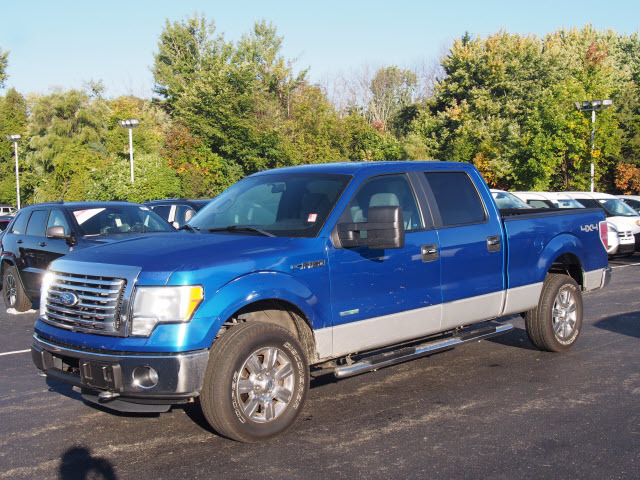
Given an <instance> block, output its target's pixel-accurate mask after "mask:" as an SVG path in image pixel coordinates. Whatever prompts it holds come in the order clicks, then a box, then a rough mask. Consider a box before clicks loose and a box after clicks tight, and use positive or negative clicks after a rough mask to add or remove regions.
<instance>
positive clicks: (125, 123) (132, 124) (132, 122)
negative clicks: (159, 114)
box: [118, 118, 140, 183]
mask: <svg viewBox="0 0 640 480" xmlns="http://www.w3.org/2000/svg"><path fill="white" fill-rule="evenodd" d="M118 123H119V124H120V126H121V127H122V128H126V129H128V130H129V163H130V164H131V183H133V136H132V133H131V130H133V129H134V128H136V127H137V126H138V125H140V122H139V121H138V119H137V118H131V119H129V120H118Z"/></svg>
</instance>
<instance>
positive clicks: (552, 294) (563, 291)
mask: <svg viewBox="0 0 640 480" xmlns="http://www.w3.org/2000/svg"><path fill="white" fill-rule="evenodd" d="M525 325H526V327H527V335H528V336H529V339H530V340H531V342H532V343H533V344H534V345H535V346H536V347H538V348H539V349H540V350H546V351H550V352H561V351H563V350H567V349H569V348H571V346H572V345H573V344H574V343H575V342H576V341H577V340H578V336H579V335H580V330H581V329H582V294H581V293H580V287H579V286H578V284H577V283H576V281H575V280H574V279H573V278H571V277H570V276H568V275H560V274H549V275H547V278H546V279H545V281H544V285H543V287H542V293H541V295H540V300H539V302H538V306H537V307H536V308H533V309H531V310H529V311H528V312H527V313H526V314H525Z"/></svg>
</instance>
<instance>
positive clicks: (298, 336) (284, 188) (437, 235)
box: [32, 162, 611, 441]
mask: <svg viewBox="0 0 640 480" xmlns="http://www.w3.org/2000/svg"><path fill="white" fill-rule="evenodd" d="M606 238H607V229H606V223H605V221H604V213H603V212H602V211H601V210H596V209H585V208H583V209H580V210H558V211H553V212H551V211H549V210H538V209H520V210H513V211H502V212H501V211H499V210H498V209H497V207H496V204H495V202H494V201H493V199H492V197H491V193H490V192H489V189H488V187H487V185H486V183H485V182H484V180H483V179H482V177H481V176H480V174H479V173H478V171H477V170H476V169H475V168H474V167H473V166H472V165H469V164H464V163H453V162H380V163H375V162H374V163H369V162H365V163H343V164H340V163H338V164H325V165H309V166H301V167H291V168H282V169H276V170H272V171H265V172H260V173H257V174H254V175H251V176H249V177H247V178H245V179H243V180H241V181H240V182H238V183H236V184H235V185H234V186H232V187H230V188H229V189H228V190H226V191H225V192H223V193H222V194H221V195H219V196H218V197H217V198H216V199H214V200H213V201H212V202H211V203H210V204H209V205H208V206H207V207H205V208H204V209H203V210H201V211H200V212H198V213H197V214H196V215H195V216H194V217H193V218H192V219H191V220H190V221H189V222H188V223H187V224H186V225H185V226H183V227H182V231H181V232H178V233H177V234H167V235H164V234H156V235H154V236H153V237H150V238H140V239H132V240H127V241H124V242H119V243H115V244H110V245H105V246H99V247H95V248H91V249H86V250H83V251H79V252H73V253H71V254H70V255H68V256H66V257H64V258H62V259H59V260H56V261H54V262H53V263H52V264H51V265H50V267H49V270H48V272H47V273H46V274H45V278H44V279H43V286H42V292H41V300H40V316H39V319H38V320H37V322H36V325H35V334H34V340H33V345H32V355H33V360H34V362H35V364H36V366H37V367H38V369H40V370H41V371H42V372H44V373H45V374H46V375H48V376H50V377H53V378H56V379H58V380H62V381H65V382H68V383H71V384H73V385H76V386H78V387H80V388H81V392H82V395H83V397H84V398H85V399H86V400H88V401H91V402H99V403H101V404H102V405H104V406H105V407H110V408H112V409H115V410H120V411H130V412H150V411H154V412H157V411H166V410H168V409H169V408H170V405H172V404H178V403H185V402H189V401H192V400H194V399H198V401H199V403H200V406H201V408H202V410H203V412H204V415H205V417H206V419H207V420H208V422H209V423H210V424H211V426H212V427H213V428H214V429H215V430H216V431H217V432H219V433H220V434H222V435H225V436H227V437H230V438H233V439H236V440H240V441H259V440H263V439H266V438H269V437H272V436H274V435H277V434H280V433H282V432H284V431H285V430H287V429H288V428H289V427H290V426H291V425H292V424H293V422H294V420H295V419H296V417H297V416H298V414H299V412H300V410H301V409H302V406H303V403H304V400H305V396H306V394H307V390H308V388H309V377H310V368H314V369H316V368H319V369H322V370H323V371H326V369H331V370H333V371H334V373H335V375H336V376H337V377H339V378H341V377H347V376H350V375H355V374H358V373H362V372H367V371H372V370H376V369H378V368H382V367H385V366H388V365H392V364H394V363H398V362H401V361H405V360H409V359H412V358H416V357H419V356H424V355H428V354H430V353H433V352H437V351H441V350H444V349H448V348H451V347H452V346H454V345H457V344H460V343H463V342H465V341H471V340H476V339H479V338H486V337H488V336H491V335H496V334H499V333H503V332H506V331H508V330H509V329H511V328H513V327H512V326H511V325H508V324H505V323H504V322H489V323H485V324H483V325H474V324H477V323H479V322H484V321H487V320H490V319H494V318H497V317H500V316H504V315H509V314H522V315H523V316H524V317H525V324H526V330H527V333H528V335H529V338H530V339H531V341H532V343H533V344H534V345H536V346H537V347H538V348H540V349H542V350H548V351H562V350H565V349H567V348H569V347H571V346H572V345H573V344H574V343H575V342H576V339H577V338H578V335H579V333H580V330H581V328H582V316H583V311H582V309H583V307H582V296H581V292H585V291H589V290H593V289H597V288H602V287H604V286H605V285H606V284H607V282H608V281H609V278H610V274H611V270H610V268H609V267H608V263H607V254H606V252H605V248H603V243H604V242H606ZM469 326H471V327H469ZM463 327H465V328H463Z"/></svg>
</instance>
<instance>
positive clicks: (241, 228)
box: [209, 225, 275, 237]
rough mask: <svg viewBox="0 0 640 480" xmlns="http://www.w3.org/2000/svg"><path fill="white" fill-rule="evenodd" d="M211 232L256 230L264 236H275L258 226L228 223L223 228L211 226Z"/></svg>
mask: <svg viewBox="0 0 640 480" xmlns="http://www.w3.org/2000/svg"><path fill="white" fill-rule="evenodd" d="M209 231H210V232H242V231H244V232H255V233H259V234H260V235H262V236H264V237H275V235H274V234H273V233H269V232H267V231H265V230H262V229H261V228H258V227H252V226H251V225H228V226H226V227H221V228H210V229H209Z"/></svg>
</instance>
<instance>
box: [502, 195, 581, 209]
mask: <svg viewBox="0 0 640 480" xmlns="http://www.w3.org/2000/svg"><path fill="white" fill-rule="evenodd" d="M513 194H514V195H515V196H516V197H518V198H519V199H520V200H522V201H523V202H525V203H526V204H527V205H530V206H532V207H534V208H584V206H583V205H582V204H581V203H580V202H578V201H576V200H574V199H573V198H571V197H570V196H569V195H567V194H566V193H563V192H513Z"/></svg>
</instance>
